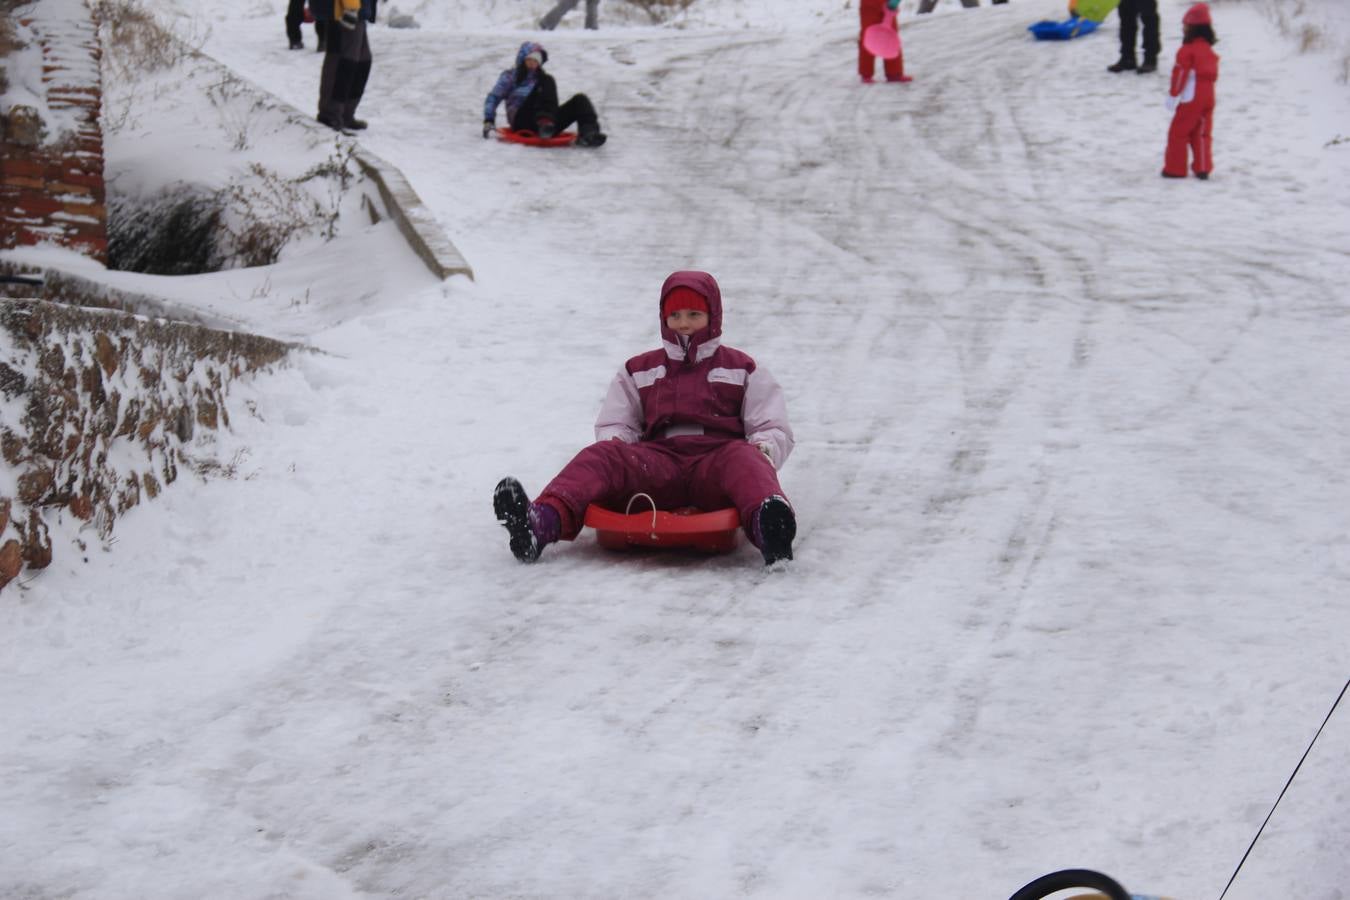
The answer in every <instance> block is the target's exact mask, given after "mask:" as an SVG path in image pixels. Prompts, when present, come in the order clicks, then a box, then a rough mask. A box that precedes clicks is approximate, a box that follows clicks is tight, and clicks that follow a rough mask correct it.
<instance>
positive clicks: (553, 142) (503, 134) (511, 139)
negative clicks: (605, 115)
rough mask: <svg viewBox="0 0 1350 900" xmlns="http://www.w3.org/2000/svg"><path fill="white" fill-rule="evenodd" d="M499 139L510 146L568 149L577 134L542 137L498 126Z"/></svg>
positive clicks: (566, 132) (529, 132) (570, 132)
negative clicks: (521, 145)
mask: <svg viewBox="0 0 1350 900" xmlns="http://www.w3.org/2000/svg"><path fill="white" fill-rule="evenodd" d="M497 137H498V138H499V139H500V140H503V141H506V142H507V143H508V144H524V145H525V146H527V147H567V146H570V145H571V144H572V143H573V142H574V141H576V139H577V135H576V132H573V131H564V132H562V133H560V134H555V135H554V136H553V137H551V138H546V137H540V136H539V135H537V134H535V133H534V132H533V131H524V130H522V131H512V130H511V129H510V128H503V127H502V126H501V125H498V126H497Z"/></svg>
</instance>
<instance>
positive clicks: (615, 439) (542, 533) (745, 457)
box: [492, 272, 797, 565]
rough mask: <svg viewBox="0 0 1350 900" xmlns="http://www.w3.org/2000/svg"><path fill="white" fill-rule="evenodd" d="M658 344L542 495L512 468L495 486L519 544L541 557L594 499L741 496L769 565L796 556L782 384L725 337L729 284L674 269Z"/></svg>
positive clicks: (739, 504)
mask: <svg viewBox="0 0 1350 900" xmlns="http://www.w3.org/2000/svg"><path fill="white" fill-rule="evenodd" d="M658 311H659V314H658V317H659V319H660V323H661V349H659V350H650V351H648V352H646V353H642V354H640V355H638V356H635V357H633V358H632V359H630V360H628V362H626V363H624V365H623V368H621V369H620V370H619V372H618V374H617V375H616V376H615V377H614V380H613V382H611V384H610V386H609V393H608V394H607V395H606V397H605V401H604V403H603V404H602V405H601V407H600V415H599V416H598V417H597V419H596V422H595V443H594V444H591V445H590V446H589V447H587V448H585V449H584V450H582V451H581V452H580V453H578V454H577V455H576V456H575V457H574V458H573V459H572V461H571V462H569V463H568V464H567V465H566V466H564V467H563V470H562V471H561V472H559V473H558V474H557V476H556V477H555V478H554V479H553V480H552V481H551V482H549V484H548V486H547V487H545V488H544V490H543V492H542V493H540V494H539V496H538V498H536V499H535V501H534V502H533V503H531V502H530V499H529V497H528V496H527V495H526V493H525V489H524V488H523V487H521V484H520V482H519V481H517V480H516V479H514V478H503V479H502V480H501V481H500V482H499V483H498V484H497V487H496V490H495V491H494V492H493V496H492V505H493V509H494V511H495V512H496V514H497V520H498V521H499V522H501V523H502V525H504V526H505V527H506V530H507V532H509V534H510V543H511V552H512V553H513V554H515V557H516V559H518V560H520V561H521V562H534V561H535V560H536V559H538V558H539V552H540V551H541V550H542V549H543V548H544V547H545V546H547V545H548V544H551V543H553V542H555V541H558V540H565V541H570V540H573V539H574V538H576V536H577V534H578V533H580V531H581V527H582V524H583V522H584V521H585V514H586V508H587V507H588V506H589V505H590V504H592V503H596V504H599V505H602V506H609V507H612V508H620V509H622V508H623V506H624V504H625V503H626V502H627V501H628V500H629V498H631V497H632V496H633V495H634V494H638V493H643V494H647V495H649V496H650V497H651V499H652V502H653V504H654V505H655V506H657V507H660V508H664V509H672V508H679V507H686V506H692V507H698V508H700V509H705V510H713V509H719V508H722V507H728V506H729V507H733V508H735V509H736V510H737V512H738V513H739V515H740V522H741V527H742V528H743V529H744V530H745V533H746V535H747V536H748V537H749V538H750V541H751V543H753V544H754V545H755V546H756V547H758V548H759V550H760V553H761V554H762V555H763V556H764V562H765V564H766V565H767V564H771V563H774V562H777V561H778V560H780V559H792V539H793V538H794V537H796V535H797V520H796V516H795V515H794V514H793V511H792V506H791V505H790V504H789V503H788V501H787V499H786V498H785V497H784V496H783V489H782V487H781V486H780V485H779V483H778V473H777V469H778V468H779V467H780V466H782V465H783V463H784V462H785V461H786V460H787V458H788V454H790V453H791V452H792V445H793V438H792V428H791V426H790V425H788V421H787V404H786V403H785V402H784V400H783V390H782V388H781V387H779V385H778V382H777V381H775V380H774V378H773V376H772V375H770V374H769V373H768V371H767V370H766V369H765V368H764V367H763V366H760V365H757V364H756V363H755V360H754V359H753V358H752V357H751V356H750V355H749V354H748V353H744V352H742V351H740V350H736V349H734V348H732V347H727V346H723V344H722V341H721V338H722V294H721V291H720V290H719V288H718V286H717V281H716V280H715V279H714V278H713V277H712V276H711V275H709V274H708V273H707V272H675V273H673V274H672V275H671V276H670V277H669V278H667V279H666V281H665V284H663V285H662V286H661V297H660V301H659V305H658Z"/></svg>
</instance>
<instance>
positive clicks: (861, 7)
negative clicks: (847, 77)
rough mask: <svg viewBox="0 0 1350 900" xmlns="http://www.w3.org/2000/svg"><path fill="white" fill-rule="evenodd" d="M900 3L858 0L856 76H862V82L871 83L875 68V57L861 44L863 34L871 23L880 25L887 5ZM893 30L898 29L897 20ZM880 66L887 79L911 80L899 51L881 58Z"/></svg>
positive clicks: (903, 57)
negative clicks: (890, 56)
mask: <svg viewBox="0 0 1350 900" xmlns="http://www.w3.org/2000/svg"><path fill="white" fill-rule="evenodd" d="M899 5H900V0H894V2H889V0H858V16H859V20H860V23H861V27H860V28H859V29H858V76H859V77H860V78H862V80H863V83H864V84H871V83H872V76H873V75H874V74H875V73H876V70H877V60H876V57H875V56H873V55H872V54H871V53H868V52H867V48H866V47H865V46H863V35H864V34H866V33H867V29H868V28H871V27H872V26H873V25H880V24H881V23H882V21H883V20H884V19H885V18H886V8H887V7H888V6H889V7H890V8H891V9H895V8H896V7H897V6H899ZM895 30H896V31H899V30H900V25H899V23H898V22H897V23H896V26H895ZM882 68H883V69H884V70H885V72H886V80H887V81H913V79H912V78H910V77H909V76H908V75H906V74H905V54H904V53H903V52H901V54H900V55H899V56H897V57H896V58H895V59H884V60H882Z"/></svg>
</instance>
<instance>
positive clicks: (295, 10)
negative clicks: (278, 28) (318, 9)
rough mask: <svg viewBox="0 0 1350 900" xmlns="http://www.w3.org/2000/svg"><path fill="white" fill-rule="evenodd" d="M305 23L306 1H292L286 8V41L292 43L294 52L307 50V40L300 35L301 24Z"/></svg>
mask: <svg viewBox="0 0 1350 900" xmlns="http://www.w3.org/2000/svg"><path fill="white" fill-rule="evenodd" d="M304 21H305V0H291V2H290V5H289V6H287V7H286V39H287V40H288V41H290V42H291V49H292V50H303V49H305V39H304V36H303V35H302V34H301V33H300V24H301V23H302V22H304Z"/></svg>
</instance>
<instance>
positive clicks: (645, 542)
mask: <svg viewBox="0 0 1350 900" xmlns="http://www.w3.org/2000/svg"><path fill="white" fill-rule="evenodd" d="M638 497H646V498H647V500H648V501H649V502H650V500H651V498H650V497H647V495H646V494H636V495H634V497H633V499H632V500H629V501H628V509H629V510H630V512H628V513H617V512H614V511H613V510H609V509H605V508H604V507H603V506H596V505H595V504H594V503H592V504H591V505H590V506H588V507H586V519H585V524H586V526H587V527H588V528H594V529H595V539H596V541H597V542H599V544H600V546H601V547H604V548H605V549H606V550H627V549H629V548H632V547H661V548H673V547H686V548H690V549H693V550H698V551H701V552H703V553H730V552H731V551H732V550H735V549H736V547H737V545H739V544H740V541H741V517H740V514H739V513H737V512H736V510H734V509H718V510H714V511H712V512H702V511H701V510H698V509H695V508H694V507H692V506H686V507H682V508H680V509H674V510H670V511H666V510H658V509H655V508H653V509H650V510H647V511H645V512H637V513H635V512H631V510H632V508H633V500H636V499H638Z"/></svg>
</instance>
